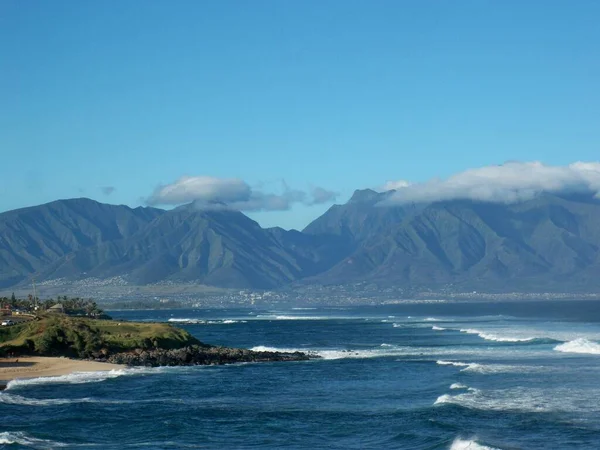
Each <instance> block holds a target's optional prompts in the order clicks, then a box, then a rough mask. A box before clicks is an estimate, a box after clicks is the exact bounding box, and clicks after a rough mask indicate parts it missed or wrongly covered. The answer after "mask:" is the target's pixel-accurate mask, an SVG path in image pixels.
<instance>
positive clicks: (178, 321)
mask: <svg viewBox="0 0 600 450" xmlns="http://www.w3.org/2000/svg"><path fill="white" fill-rule="evenodd" d="M169 322H175V323H206V320H202V319H176V318H171V319H169Z"/></svg>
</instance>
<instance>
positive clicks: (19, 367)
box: [0, 356, 125, 384]
mask: <svg viewBox="0 0 600 450" xmlns="http://www.w3.org/2000/svg"><path fill="white" fill-rule="evenodd" d="M124 367H125V366H122V365H119V364H108V363H102V362H95V361H80V360H76V359H68V358H51V357H41V356H35V357H33V356H32V357H23V358H21V357H19V358H0V384H2V383H6V382H8V381H10V380H13V379H15V378H37V377H55V376H60V375H67V374H69V373H73V372H98V371H104V370H113V369H122V368H124Z"/></svg>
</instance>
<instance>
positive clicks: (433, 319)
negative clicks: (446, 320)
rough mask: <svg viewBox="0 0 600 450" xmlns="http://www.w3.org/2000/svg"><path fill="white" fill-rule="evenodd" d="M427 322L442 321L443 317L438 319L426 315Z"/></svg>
mask: <svg viewBox="0 0 600 450" xmlns="http://www.w3.org/2000/svg"><path fill="white" fill-rule="evenodd" d="M423 320H424V321H425V322H441V321H442V319H436V318H435V317H426V318H425V319H423Z"/></svg>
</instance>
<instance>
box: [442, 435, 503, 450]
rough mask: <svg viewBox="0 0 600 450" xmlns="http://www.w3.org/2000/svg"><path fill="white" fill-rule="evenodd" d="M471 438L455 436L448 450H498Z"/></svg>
mask: <svg viewBox="0 0 600 450" xmlns="http://www.w3.org/2000/svg"><path fill="white" fill-rule="evenodd" d="M475 439H476V438H472V439H461V438H456V439H454V442H452V445H451V446H450V450H498V449H496V448H495V447H488V446H487V445H481V444H479V443H477V441H476V440H475Z"/></svg>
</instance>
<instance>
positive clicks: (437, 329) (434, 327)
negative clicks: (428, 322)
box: [431, 325, 445, 331]
mask: <svg viewBox="0 0 600 450" xmlns="http://www.w3.org/2000/svg"><path fill="white" fill-rule="evenodd" d="M431 329H432V330H433V331H444V330H445V328H443V327H437V326H435V325H434V326H432V327H431Z"/></svg>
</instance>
